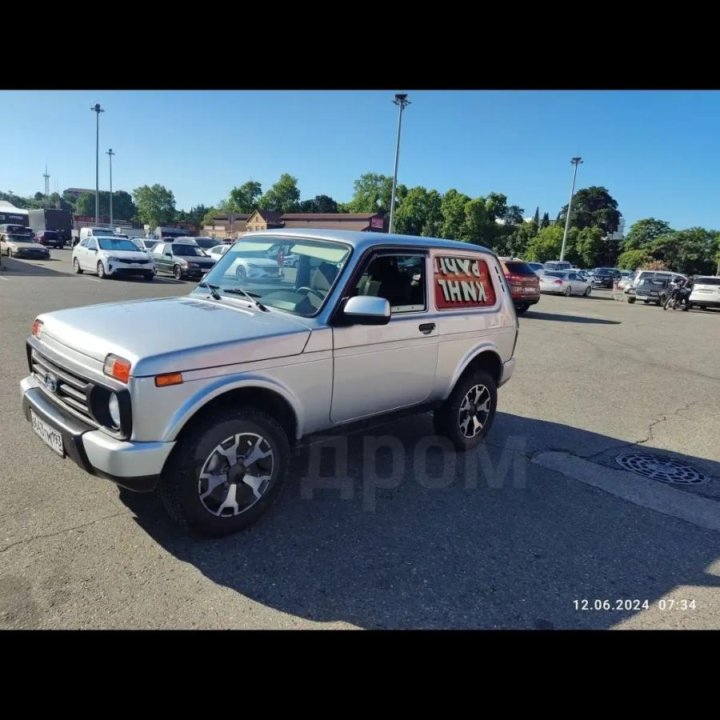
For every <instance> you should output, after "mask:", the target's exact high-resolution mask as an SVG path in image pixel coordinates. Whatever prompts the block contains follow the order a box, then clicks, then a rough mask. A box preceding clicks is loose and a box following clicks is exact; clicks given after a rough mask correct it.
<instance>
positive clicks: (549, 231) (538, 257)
mask: <svg viewBox="0 0 720 720" xmlns="http://www.w3.org/2000/svg"><path fill="white" fill-rule="evenodd" d="M569 237H570V234H569V233H568V239H569ZM562 239H563V227H562V226H561V225H550V226H548V227H546V228H543V229H542V230H540V232H539V233H538V234H537V235H536V236H535V237H534V238H533V239H532V240H530V242H529V243H528V246H527V250H526V252H525V256H526V258H527V259H528V260H533V261H535V262H545V261H546V260H557V259H558V258H559V257H560V250H561V248H562Z"/></svg>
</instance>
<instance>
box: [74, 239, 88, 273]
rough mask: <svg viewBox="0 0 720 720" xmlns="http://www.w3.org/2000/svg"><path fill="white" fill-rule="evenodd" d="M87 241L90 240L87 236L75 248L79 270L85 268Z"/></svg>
mask: <svg viewBox="0 0 720 720" xmlns="http://www.w3.org/2000/svg"><path fill="white" fill-rule="evenodd" d="M88 242H90V240H89V238H85V239H84V240H83V241H82V242H81V243H80V244H79V245H78V246H77V248H76V249H75V257H77V260H78V264H79V265H80V269H81V270H85V269H86V268H87V262H88V260H87V255H88V249H87V246H88Z"/></svg>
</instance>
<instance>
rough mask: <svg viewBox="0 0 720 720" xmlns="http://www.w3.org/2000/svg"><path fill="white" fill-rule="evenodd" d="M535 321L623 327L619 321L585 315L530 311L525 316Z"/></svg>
mask: <svg viewBox="0 0 720 720" xmlns="http://www.w3.org/2000/svg"><path fill="white" fill-rule="evenodd" d="M523 317H525V318H528V319H531V318H532V319H534V320H554V321H556V322H572V323H589V324H594V325H621V324H622V323H621V322H620V321H619V320H605V319H603V318H594V317H586V316H583V315H560V314H558V313H547V312H539V311H537V310H528V311H527V313H526V314H525V315H524V316H523Z"/></svg>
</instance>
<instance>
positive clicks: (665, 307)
mask: <svg viewBox="0 0 720 720" xmlns="http://www.w3.org/2000/svg"><path fill="white" fill-rule="evenodd" d="M671 303H672V298H668V299H667V300H666V301H665V302H664V303H663V310H669V309H670V304H671ZM674 309H675V308H673V310H674Z"/></svg>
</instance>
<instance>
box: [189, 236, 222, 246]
mask: <svg viewBox="0 0 720 720" xmlns="http://www.w3.org/2000/svg"><path fill="white" fill-rule="evenodd" d="M195 242H196V243H197V244H198V245H199V246H200V247H201V248H211V247H215V246H216V245H219V244H220V241H219V240H213V239H212V238H195Z"/></svg>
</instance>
